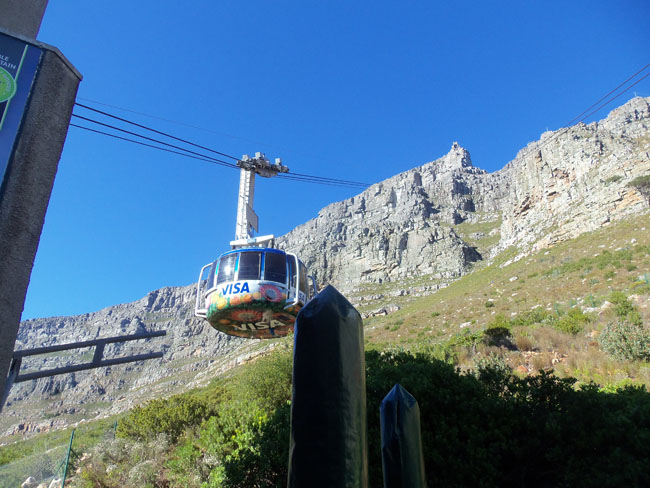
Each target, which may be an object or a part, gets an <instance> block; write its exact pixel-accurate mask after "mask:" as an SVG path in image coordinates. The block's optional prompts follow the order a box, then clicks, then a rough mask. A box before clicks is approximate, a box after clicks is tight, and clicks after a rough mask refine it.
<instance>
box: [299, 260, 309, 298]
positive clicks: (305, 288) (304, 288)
mask: <svg viewBox="0 0 650 488" xmlns="http://www.w3.org/2000/svg"><path fill="white" fill-rule="evenodd" d="M300 291H301V292H303V293H304V294H305V295H306V294H307V293H308V292H309V283H307V268H306V267H305V265H304V264H302V262H300Z"/></svg>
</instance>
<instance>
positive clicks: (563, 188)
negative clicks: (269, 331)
mask: <svg viewBox="0 0 650 488" xmlns="http://www.w3.org/2000/svg"><path fill="white" fill-rule="evenodd" d="M649 101H650V99H648V98H634V99H632V100H631V101H629V102H628V103H627V104H625V105H623V106H622V107H619V108H617V109H615V110H614V111H612V112H611V113H610V114H609V116H608V117H607V118H606V119H604V120H603V121H600V122H594V123H591V124H589V125H585V124H578V125H576V126H573V127H570V128H568V129H561V130H558V131H555V132H547V133H545V134H543V135H542V137H541V139H540V140H539V141H536V142H533V143H531V144H529V145H528V146H527V147H526V148H524V149H522V150H521V151H520V152H519V154H518V155H517V157H516V158H515V159H514V160H513V161H511V162H510V163H508V164H507V165H506V166H505V167H504V168H503V169H501V170H500V171H497V172H495V173H486V172H485V171H483V170H481V169H478V168H475V167H474V166H473V165H472V161H471V158H470V155H469V152H468V151H467V150H465V149H463V148H462V147H460V146H459V145H458V144H457V143H454V144H453V146H452V148H451V150H450V151H449V153H448V154H446V155H445V156H443V157H442V158H440V159H438V160H436V161H433V162H430V163H427V164H424V165H422V166H419V167H417V168H414V169H412V170H409V171H406V172H404V173H401V174H399V175H397V176H394V177H392V178H389V179H387V180H385V181H382V182H380V183H376V184H374V185H372V186H371V187H370V188H368V189H367V190H365V191H364V192H363V193H361V194H360V195H357V196H355V197H353V198H350V199H348V200H344V201H342V202H337V203H334V204H332V205H329V206H327V207H325V208H324V209H323V210H321V211H320V212H319V214H318V217H316V218H315V219H312V220H310V221H309V222H307V223H305V224H303V225H301V226H299V227H297V228H296V229H294V230H293V231H291V232H289V233H288V234H286V235H285V236H282V237H281V238H279V239H278V240H277V242H278V244H279V246H280V247H283V248H285V249H289V250H292V251H295V252H296V253H298V254H299V255H300V256H301V257H302V259H303V260H304V261H305V263H306V264H307V265H308V266H309V268H310V269H311V270H314V272H315V274H316V276H317V278H318V280H319V281H321V282H331V283H333V284H335V286H337V287H339V288H341V289H342V290H347V289H350V288H351V287H353V286H355V285H357V284H358V283H360V282H382V281H384V280H388V281H392V280H396V279H404V278H406V277H409V276H420V275H431V276H432V278H442V279H448V280H449V279H453V278H455V277H457V276H460V275H461V274H463V273H465V272H467V270H468V269H469V267H470V265H471V264H472V263H473V262H475V261H477V260H479V259H482V258H485V257H486V256H481V255H480V254H479V253H478V252H477V250H476V249H475V248H474V247H472V246H471V245H470V244H468V243H467V242H465V241H463V239H461V238H460V237H459V235H458V233H457V232H456V228H455V226H457V225H458V224H461V223H463V222H465V221H469V222H475V221H477V220H483V221H485V220H488V221H489V220H493V221H495V220H496V219H497V218H502V223H501V226H500V240H499V242H498V244H497V245H496V246H495V247H494V248H493V249H492V250H491V252H490V255H492V256H493V255H495V254H497V253H498V252H500V251H502V250H503V249H505V248H508V247H511V246H515V247H517V248H519V249H520V251H521V252H522V253H526V252H530V251H532V250H535V249H539V248H542V247H545V246H549V245H551V244H553V243H555V242H558V241H560V240H565V239H569V238H572V237H576V236H577V235H579V234H581V233H583V232H587V231H590V230H595V229H597V228H599V227H600V226H602V225H605V224H607V223H608V222H610V221H612V220H616V219H620V218H623V217H625V216H627V215H632V214H635V213H639V212H642V211H645V210H646V209H647V206H648V205H647V199H645V198H644V196H643V195H642V194H641V193H640V192H639V191H638V190H637V189H635V188H633V187H630V186H629V183H630V181H632V180H633V179H634V178H635V177H637V176H641V175H647V174H650V156H649V151H650V130H649V125H650V105H649Z"/></svg>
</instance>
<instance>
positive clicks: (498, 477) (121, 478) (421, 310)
mask: <svg viewBox="0 0 650 488" xmlns="http://www.w3.org/2000/svg"><path fill="white" fill-rule="evenodd" d="M488 224H489V225H491V224H490V223H486V224H485V225H488ZM473 226H474V227H473ZM475 226H477V224H471V223H464V224H461V225H460V226H457V227H459V228H458V229H457V232H459V233H460V232H463V233H468V234H472V235H475V236H477V235H478V234H479V233H481V232H484V233H486V230H488V229H487V228H486V229H480V228H479V227H475ZM647 229H650V216H641V217H636V218H634V219H630V220H627V221H623V222H618V223H616V224H612V225H611V226H609V227H607V228H603V229H601V230H599V231H597V232H594V233H590V234H585V235H583V236H580V237H579V238H577V239H574V240H572V241H567V242H564V243H561V244H558V245H556V246H554V247H552V248H549V249H543V250H541V251H539V252H538V253H536V254H532V255H526V256H522V255H519V254H518V252H517V250H515V249H508V250H506V251H504V252H503V253H501V254H500V255H499V256H497V257H496V258H495V259H494V261H493V262H491V263H489V264H485V263H483V264H481V266H480V267H478V266H477V268H476V269H475V271H474V272H473V273H471V274H469V275H466V276H464V277H462V278H460V279H459V280H457V281H456V282H454V283H451V284H450V286H448V287H446V288H441V289H440V290H438V291H437V292H436V293H435V294H433V295H430V296H424V297H416V296H413V295H408V294H404V293H401V292H400V291H401V290H406V289H408V290H422V289H425V287H427V286H430V285H439V284H441V283H442V282H443V281H441V279H440V278H439V277H438V278H434V277H431V276H421V277H418V278H417V279H414V280H409V281H408V282H402V283H400V282H391V283H383V284H366V285H364V286H362V287H361V288H362V290H361V291H360V293H361V294H362V295H360V296H371V295H374V296H376V297H378V298H376V299H373V300H374V301H373V300H365V301H364V302H363V308H364V309H366V310H373V309H375V310H376V309H377V308H378V306H380V305H381V306H385V305H387V304H393V303H394V304H397V305H399V307H400V310H398V311H396V312H393V313H390V314H389V315H387V316H375V317H371V318H369V319H366V320H364V334H365V338H366V350H367V351H368V352H367V360H366V361H367V362H366V364H367V387H368V413H369V419H368V428H369V443H370V455H371V458H370V471H371V473H370V474H371V484H370V486H381V477H380V476H381V462H380V459H379V451H378V446H379V437H378V432H379V431H378V429H379V427H378V410H377V409H378V405H379V402H380V401H381V398H383V395H385V394H386V393H387V392H388V391H389V390H390V388H391V387H392V386H393V384H394V383H395V382H398V381H399V382H400V383H401V384H402V385H403V386H404V387H405V388H406V389H407V390H409V391H410V392H411V393H412V394H413V395H414V396H415V397H416V398H417V399H418V401H419V402H420V409H421V418H422V422H423V442H424V446H425V458H426V459H425V462H426V465H427V472H428V475H429V477H430V479H433V480H435V482H436V483H437V484H440V485H443V486H447V485H449V486H573V485H577V486H628V485H629V486H645V485H648V484H650V480H649V479H648V473H650V466H649V465H648V461H647V460H646V457H644V454H642V453H641V450H642V447H641V446H645V445H647V440H648V439H649V438H650V425H649V421H648V419H649V418H650V416H648V413H650V411H649V409H650V407H649V406H648V405H649V404H648V402H649V400H648V394H647V393H646V391H645V389H646V386H648V385H650V332H649V331H648V326H649V325H650V307H648V295H650V273H647V272H645V270H648V269H650V231H648V230H647ZM418 293H419V292H418ZM360 308H361V307H360ZM260 349H261V346H260ZM290 398H291V352H290V341H280V342H279V343H278V345H277V347H276V350H275V351H274V352H273V353H271V354H270V355H267V356H264V357H262V358H261V359H258V360H256V361H253V362H251V363H249V364H245V365H243V366H241V367H238V368H236V369H235V370H232V371H230V372H229V373H228V377H227V378H222V379H219V380H216V381H214V383H213V384H212V385H211V386H210V387H209V388H206V389H202V390H196V391H193V392H189V393H185V394H183V395H176V396H174V397H171V398H169V399H167V400H153V401H151V402H150V403H148V404H145V405H142V406H140V407H138V408H136V409H134V410H132V411H131V412H130V413H129V415H128V416H126V417H125V418H124V420H123V421H121V423H120V426H119V429H118V439H116V440H114V441H111V442H103V443H101V444H100V445H98V447H97V448H96V449H95V450H93V455H92V457H91V458H90V460H88V461H87V462H85V463H84V464H83V465H82V466H81V468H82V472H81V475H79V476H77V477H76V478H75V483H76V484H75V485H74V486H78V487H88V488H89V487H91V486H93V487H94V486H102V487H108V488H110V487H113V486H126V487H129V486H151V487H157V486H160V487H163V486H164V487H166V488H172V487H176V486H183V487H184V488H185V487H186V488H193V487H196V488H204V487H206V488H208V487H236V486H253V487H254V486H284V485H285V484H286V470H287V463H286V461H287V448H288V437H289V415H290V404H289V401H290ZM67 435H68V436H69V431H68V433H67ZM64 436H65V434H64ZM32 441H35V439H33V440H32ZM29 442H31V441H29ZM95 442H97V440H95ZM24 444H25V446H27V445H28V444H27V443H24ZM22 445H23V444H22V443H21V444H18V445H16V446H21V448H20V450H18V449H16V450H13V449H12V447H13V446H10V447H9V448H6V447H5V448H0V461H2V460H4V462H7V460H11V459H15V458H17V457H21V456H23V455H25V454H27V453H30V452H37V451H38V448H34V449H35V450H34V449H33V448H25V450H23V448H22ZM86 445H87V446H88V445H90V444H86ZM33 446H36V444H33ZM43 446H44V445H43V444H42V443H41V447H40V448H41V449H45V447H43ZM14 452H15V453H16V454H14ZM2 456H4V457H2Z"/></svg>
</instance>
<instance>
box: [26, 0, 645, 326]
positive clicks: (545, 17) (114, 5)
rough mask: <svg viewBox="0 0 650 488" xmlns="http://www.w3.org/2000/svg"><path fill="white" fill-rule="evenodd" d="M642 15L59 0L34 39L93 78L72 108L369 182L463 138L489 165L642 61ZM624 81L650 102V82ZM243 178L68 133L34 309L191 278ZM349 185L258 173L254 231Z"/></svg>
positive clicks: (71, 309) (443, 6)
mask: <svg viewBox="0 0 650 488" xmlns="http://www.w3.org/2000/svg"><path fill="white" fill-rule="evenodd" d="M649 20H650V3H649V2H647V0H638V1H625V0H622V1H620V2H611V1H597V0H596V1H594V0H591V1H570V2H567V1H545V2H541V1H537V2H532V1H526V2H522V1H511V2H498V1H495V2H485V1H473V2H467V1H465V2H462V1H458V2H431V1H379V0H374V1H372V2H370V1H367V2H358V1H357V2H350V1H327V2H324V1H309V0H306V1H297V0H295V1H283V0H276V1H270V0H267V1H246V2H242V1H223V2H215V1H208V0H196V1H190V2H182V3H181V2H177V1H170V0H155V1H154V0H146V1H145V0H141V1H140V0H139V1H135V2H134V1H124V0H116V1H112V2H94V1H92V2H90V1H87V0H83V1H81V0H58V1H50V2H49V6H48V8H47V12H46V14H45V18H44V21H43V25H42V27H41V31H40V33H39V39H40V40H41V41H43V42H47V43H49V44H52V45H54V46H57V47H58V48H59V49H60V50H61V51H62V52H63V53H64V54H65V55H66V56H67V57H68V58H69V59H70V60H71V61H72V63H73V64H74V65H75V66H76V67H77V68H78V69H79V71H80V72H81V73H82V74H83V75H84V80H83V82H82V84H81V86H80V90H79V97H80V98H81V99H90V100H95V101H100V102H103V103H106V104H110V105H114V106H118V107H124V108H127V109H130V110H133V111H137V112H143V113H146V114H152V115H155V116H158V117H162V118H166V119H172V120H175V121H179V122H183V123H186V124H191V125H194V126H199V127H203V128H205V129H207V130H200V129H192V128H188V127H185V126H180V125H174V124H171V123H167V122H163V121H160V120H156V119H151V118H147V117H145V116H142V115H136V114H133V113H130V112H125V111H121V110H118V109H112V108H106V107H104V108H106V109H107V110H109V111H111V112H114V113H116V114H118V115H122V116H125V117H127V118H129V119H132V120H136V121H138V122H141V123H144V124H148V125H151V126H154V127H156V128H159V129H161V130H165V131H172V132H174V133H175V134H177V135H178V136H180V137H185V138H189V139H191V140H193V141H196V142H198V143H200V144H203V145H206V146H209V147H212V148H214V149H217V150H220V151H223V152H225V153H228V154H233V155H235V156H240V155H241V154H243V153H250V154H252V153H254V152H255V151H263V152H265V153H266V154H267V156H269V157H270V158H275V157H282V158H283V161H284V163H285V164H286V165H287V166H289V167H290V168H291V170H292V171H294V172H300V173H307V174H314V175H321V176H328V177H333V178H344V179H349V180H356V181H363V182H368V183H373V182H377V181H380V180H383V179H385V178H387V177H390V176H392V175H394V174H397V173H399V172H401V171H404V170H407V169H410V168H412V167H414V166H416V165H420V164H422V163H425V162H427V161H431V160H434V159H436V158H438V157H440V156H442V155H444V154H445V153H446V152H447V151H448V150H449V148H450V147H451V144H452V142H454V141H458V142H459V143H460V144H461V145H462V146H464V147H465V148H467V149H468V150H469V151H470V153H471V155H472V159H473V161H474V164H475V165H476V166H479V167H481V168H484V169H486V170H488V171H495V170H498V169H499V168H501V167H502V166H504V165H505V164H506V163H507V162H508V161H510V160H511V159H512V158H513V157H514V156H515V154H516V152H517V151H518V150H519V149H521V148H522V147H523V146H525V145H526V144H527V143H528V142H530V141H533V140H536V139H538V138H539V136H540V134H541V133H542V132H544V131H545V130H547V129H557V128H559V127H561V126H563V125H565V124H566V123H567V122H568V121H570V120H571V119H572V118H573V117H574V116H576V115H577V114H579V113H581V112H582V111H583V110H584V109H585V108H587V107H588V106H589V105H591V104H592V103H593V102H595V101H596V100H597V99H599V98H600V97H601V96H602V95H604V94H605V93H607V92H608V91H609V90H610V89H612V88H614V87H615V86H616V85H618V84H619V83H620V82H622V81H623V80H625V79H626V78H627V77H628V76H630V75H631V74H633V73H634V72H635V71H637V70H638V69H640V68H641V67H643V66H644V65H646V64H647V63H649V62H650V29H648V21H649ZM633 91H636V92H637V94H639V95H643V96H649V95H650V78H647V79H646V80H644V81H643V82H641V83H640V84H639V85H637V86H636V87H635V88H634V89H633ZM631 96H633V94H632V92H630V93H629V94H626V95H624V96H623V97H621V98H620V99H619V100H617V101H616V102H615V103H614V104H613V105H611V106H610V107H607V109H605V110H603V111H602V112H600V113H599V114H597V115H596V116H594V117H591V119H590V120H596V119H599V118H602V117H604V116H606V114H607V112H608V111H609V110H611V108H613V107H614V106H617V105H620V104H622V103H624V102H625V101H627V100H628V99H629V98H630V97H631ZM80 101H82V103H85V102H84V101H83V100H80ZM97 108H102V107H100V106H97ZM79 113H80V114H81V113H82V111H79ZM238 179H239V174H238V172H237V171H234V170H231V169H227V168H222V167H219V166H215V165H211V164H208V163H203V162H198V161H193V160H190V159H185V158H182V157H180V156H175V155H171V154H166V153H162V152H159V151H154V150H152V149H148V148H145V147H139V146H135V145H133V144H128V143H125V142H121V141H117V140H112V139H108V138H106V137H102V136H98V135H94V134H91V133H88V132H85V131H81V130H79V129H75V128H71V129H70V131H69V133H68V138H67V141H66V145H65V150H64V152H63V156H62V158H61V162H60V166H59V172H58V175H57V178H56V182H55V186H54V190H53V192H52V198H51V201H50V206H49V209H48V213H47V217H46V221H45V226H44V229H43V235H42V237H41V242H40V246H39V250H38V254H37V257H36V262H35V266H34V271H33V273H32V278H31V283H30V287H29V290H28V294H27V301H26V304H25V311H24V314H23V318H33V317H44V316H54V315H70V314H80V313H86V312H92V311H95V310H98V309H100V308H103V307H105V306H109V305H114V304H117V303H124V302H129V301H133V300H137V299H139V298H141V297H142V296H144V295H145V294H146V293H147V292H149V291H151V290H155V289H157V288H160V287H163V286H176V285H186V284H189V283H191V282H193V281H194V280H196V278H197V275H198V272H199V269H200V267H201V266H202V265H203V264H205V263H207V262H209V261H211V260H213V259H214V258H215V257H216V256H217V255H218V254H219V253H220V252H223V251H225V250H227V249H228V242H229V241H230V240H231V239H232V238H233V237H234V227H235V216H236V215H235V214H236V210H235V206H236V196H237V185H238ZM356 193H358V191H355V190H351V189H342V188H334V187H329V186H321V185H314V184H306V183H296V182H291V181H282V180H278V179H274V180H261V179H260V180H258V185H257V188H256V199H255V208H256V211H257V213H258V214H259V216H260V224H261V228H260V233H261V234H267V233H275V234H276V235H281V234H283V233H285V232H287V231H289V230H291V229H292V228H293V227H295V226H297V225H299V224H301V223H303V222H306V221H307V220H309V219H310V218H313V217H315V216H316V215H317V213H318V211H319V210H320V209H321V208H322V207H324V206H325V205H327V204H329V203H332V202H334V201H338V200H342V199H345V198H348V197H351V196H353V195H355V194H356Z"/></svg>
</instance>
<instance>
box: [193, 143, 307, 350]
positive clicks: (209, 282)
mask: <svg viewBox="0 0 650 488" xmlns="http://www.w3.org/2000/svg"><path fill="white" fill-rule="evenodd" d="M238 165H239V166H240V167H241V177H240V185H239V202H238V205H237V228H236V233H235V235H236V239H235V240H234V241H231V242H230V245H231V247H232V250H230V251H227V252H225V253H223V254H222V255H221V256H219V258H218V259H217V260H216V261H214V262H212V263H209V264H206V265H205V266H203V268H201V272H200V273H199V280H198V282H197V286H196V303H195V310H194V314H195V315H196V316H197V317H202V318H204V319H206V320H207V321H208V322H209V323H210V325H211V326H212V327H214V328H215V329H217V330H219V331H221V332H224V333H226V334H229V335H234V336H239V337H248V338H255V339H272V338H275V337H281V336H284V335H286V334H288V333H289V332H291V331H292V330H293V327H294V323H295V320H296V316H297V314H298V312H299V311H300V309H301V308H302V307H303V306H304V305H305V304H306V303H307V302H308V301H309V300H310V299H311V298H312V297H313V296H314V295H315V294H316V293H317V288H316V282H315V280H314V278H313V277H312V276H309V275H308V273H307V268H306V267H305V265H304V263H303V262H302V261H300V259H298V257H297V256H296V255H295V254H291V253H287V252H285V251H282V250H280V249H274V248H273V239H274V238H273V236H272V235H269V236H263V237H257V238H255V237H253V232H254V231H257V225H258V218H257V215H256V214H255V212H254V211H253V206H252V204H253V195H254V188H255V174H256V173H257V174H259V175H261V176H264V177H271V176H275V175H276V174H277V173H279V172H283V173H286V172H287V171H288V169H287V168H286V166H282V165H281V164H280V163H279V160H276V164H275V165H272V164H270V163H269V162H268V160H267V159H266V158H265V157H264V155H261V154H260V153H257V154H256V157H255V158H254V159H250V158H248V156H244V157H243V158H242V160H241V161H239V163H238Z"/></svg>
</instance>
